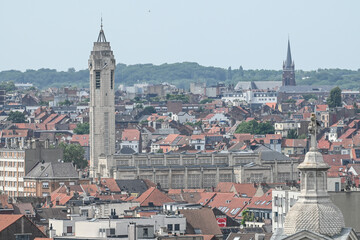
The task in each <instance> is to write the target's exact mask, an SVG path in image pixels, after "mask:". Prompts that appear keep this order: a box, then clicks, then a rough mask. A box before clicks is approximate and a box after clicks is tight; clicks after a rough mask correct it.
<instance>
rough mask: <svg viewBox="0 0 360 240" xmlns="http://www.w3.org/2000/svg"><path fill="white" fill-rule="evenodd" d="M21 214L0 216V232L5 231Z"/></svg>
mask: <svg viewBox="0 0 360 240" xmlns="http://www.w3.org/2000/svg"><path fill="white" fill-rule="evenodd" d="M22 216H24V215H21V214H0V232H1V231H3V230H4V229H6V228H7V227H8V226H10V225H11V224H13V223H14V222H16V221H17V220H19V219H20V218H21V217H22Z"/></svg>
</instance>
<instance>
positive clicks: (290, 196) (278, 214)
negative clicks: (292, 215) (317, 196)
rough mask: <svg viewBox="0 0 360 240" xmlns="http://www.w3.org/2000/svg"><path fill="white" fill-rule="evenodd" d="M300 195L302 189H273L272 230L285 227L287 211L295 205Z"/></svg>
mask: <svg viewBox="0 0 360 240" xmlns="http://www.w3.org/2000/svg"><path fill="white" fill-rule="evenodd" d="M299 196H300V191H298V190H296V189H294V190H282V189H278V190H276V189H275V190H273V191H272V231H273V232H275V230H276V229H278V228H283V226H284V222H285V216H286V213H287V212H288V211H289V209H290V208H291V207H292V206H294V204H295V203H296V201H297V200H298V198H299Z"/></svg>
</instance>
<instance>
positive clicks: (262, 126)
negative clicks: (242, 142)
mask: <svg viewBox="0 0 360 240" xmlns="http://www.w3.org/2000/svg"><path fill="white" fill-rule="evenodd" d="M235 132H236V133H250V134H273V133H274V132H275V128H274V126H273V125H272V124H271V123H270V122H264V123H263V122H260V123H258V122H257V121H255V120H251V121H249V122H242V123H240V124H239V126H238V127H237V128H236V131H235Z"/></svg>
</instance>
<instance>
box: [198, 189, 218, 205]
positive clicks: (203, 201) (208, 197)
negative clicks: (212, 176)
mask: <svg viewBox="0 0 360 240" xmlns="http://www.w3.org/2000/svg"><path fill="white" fill-rule="evenodd" d="M215 195H216V193H215V192H204V193H200V196H201V198H200V200H199V201H198V202H197V203H199V204H201V205H207V204H208V203H209V201H210V200H211V199H213V198H214V197H215Z"/></svg>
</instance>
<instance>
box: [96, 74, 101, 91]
mask: <svg viewBox="0 0 360 240" xmlns="http://www.w3.org/2000/svg"><path fill="white" fill-rule="evenodd" d="M95 83H96V89H100V71H96V72H95Z"/></svg>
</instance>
